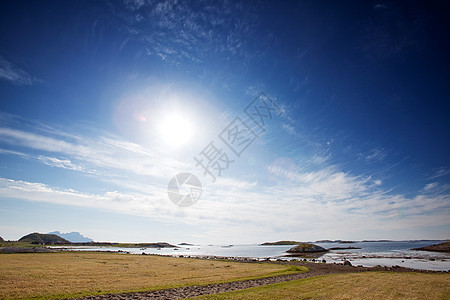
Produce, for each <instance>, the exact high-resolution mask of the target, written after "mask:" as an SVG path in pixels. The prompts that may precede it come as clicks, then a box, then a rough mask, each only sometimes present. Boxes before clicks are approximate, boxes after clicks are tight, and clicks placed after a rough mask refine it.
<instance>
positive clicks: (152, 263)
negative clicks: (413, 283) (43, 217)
mask: <svg viewBox="0 0 450 300" xmlns="http://www.w3.org/2000/svg"><path fill="white" fill-rule="evenodd" d="M0 270H1V271H0V299H21V298H31V297H33V298H46V299H52V298H53V299H54V298H69V297H79V296H84V295H94V294H105V293H114V292H131V291H143V290H155V289H161V288H170V287H177V286H183V285H194V284H195V285H199V284H208V283H217V282H225V281H233V280H241V279H249V278H259V277H266V276H274V275H281V274H290V273H297V272H299V270H303V271H306V270H307V269H306V268H303V269H299V268H295V269H293V268H292V267H288V266H281V265H275V264H263V263H253V264H249V263H236V262H230V261H212V260H200V259H188V258H174V257H162V256H153V255H128V254H118V253H95V252H56V253H23V254H21V253H19V254H0Z"/></svg>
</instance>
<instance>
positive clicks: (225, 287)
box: [75, 257, 443, 300]
mask: <svg viewBox="0 0 450 300" xmlns="http://www.w3.org/2000/svg"><path fill="white" fill-rule="evenodd" d="M203 259H224V258H219V257H211V258H203ZM231 260H233V261H236V262H243V263H256V262H259V261H257V260H251V259H239V258H233V259H231ZM268 263H274V264H282V265H292V266H302V267H307V268H308V269H309V271H308V272H306V273H298V274H290V275H280V276H274V277H268V278H260V279H251V280H243V281H234V282H226V283H218V284H210V285H199V286H186V287H180V288H173V289H163V290H157V291H150V292H136V293H117V294H106V295H98V296H88V297H83V298H75V299H79V300H81V299H83V300H103V299H107V300H112V299H122V300H131V299H137V300H140V299H185V298H189V297H195V296H201V295H209V294H217V293H224V292H229V291H235V290H241V289H247V288H251V287H257V286H262V285H267V284H273V283H279V282H284V281H290V280H296V279H302V278H308V277H314V276H320V275H328V274H337V273H355V272H374V271H375V272H376V271H389V272H416V273H443V272H440V271H427V270H414V269H409V268H403V267H398V266H394V267H381V266H376V267H355V266H349V265H344V264H335V263H334V264H327V263H312V262H303V261H302V262H293V261H289V262H288V261H275V262H272V261H268Z"/></svg>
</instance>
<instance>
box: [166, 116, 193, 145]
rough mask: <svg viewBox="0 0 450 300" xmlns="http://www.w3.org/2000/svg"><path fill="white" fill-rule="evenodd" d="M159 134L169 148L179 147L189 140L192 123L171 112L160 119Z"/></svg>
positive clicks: (185, 117) (184, 117) (186, 118)
mask: <svg viewBox="0 0 450 300" xmlns="http://www.w3.org/2000/svg"><path fill="white" fill-rule="evenodd" d="M159 133H160V135H161V137H162V139H163V140H164V141H165V142H166V143H167V144H168V145H169V146H172V147H179V146H182V145H184V144H186V143H187V142H188V141H189V140H190V138H191V136H192V133H193V126H192V122H191V121H190V120H189V118H188V117H187V116H184V115H182V114H180V113H175V112H172V113H169V114H167V115H166V116H164V117H163V118H162V120H161V122H160V124H159Z"/></svg>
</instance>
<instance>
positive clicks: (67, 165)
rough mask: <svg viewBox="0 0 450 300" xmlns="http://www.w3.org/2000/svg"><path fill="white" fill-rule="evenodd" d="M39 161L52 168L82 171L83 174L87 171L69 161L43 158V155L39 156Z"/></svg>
mask: <svg viewBox="0 0 450 300" xmlns="http://www.w3.org/2000/svg"><path fill="white" fill-rule="evenodd" d="M38 159H39V160H40V161H42V162H43V163H44V164H46V165H48V166H51V167H56V168H63V169H68V170H74V171H82V172H85V171H86V170H85V168H84V167H82V166H78V165H76V164H74V163H72V162H71V161H70V160H68V159H58V158H56V157H48V156H42V155H39V156H38Z"/></svg>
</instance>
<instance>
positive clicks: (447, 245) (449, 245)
mask: <svg viewBox="0 0 450 300" xmlns="http://www.w3.org/2000/svg"><path fill="white" fill-rule="evenodd" d="M411 250H419V251H433V252H446V253H450V242H443V243H440V244H436V245H431V246H426V247H420V248H414V249H411Z"/></svg>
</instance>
